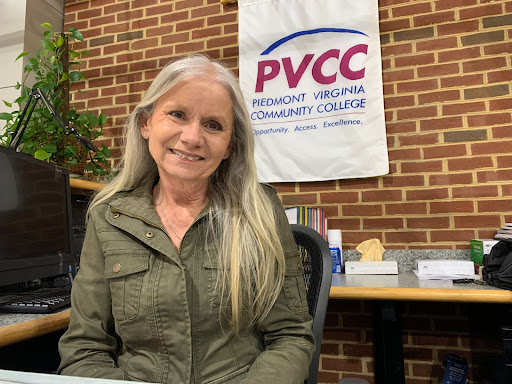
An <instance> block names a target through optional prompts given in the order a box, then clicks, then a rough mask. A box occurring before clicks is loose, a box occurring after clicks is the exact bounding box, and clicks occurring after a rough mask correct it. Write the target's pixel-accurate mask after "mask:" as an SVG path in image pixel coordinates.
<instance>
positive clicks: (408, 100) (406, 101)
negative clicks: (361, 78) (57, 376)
mask: <svg viewBox="0 0 512 384" xmlns="http://www.w3.org/2000/svg"><path fill="white" fill-rule="evenodd" d="M414 104H415V101H414V96H412V95H410V96H397V97H386V98H385V99H384V107H385V108H401V107H410V106H413V105H414Z"/></svg>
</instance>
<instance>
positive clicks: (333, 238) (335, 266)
mask: <svg viewBox="0 0 512 384" xmlns="http://www.w3.org/2000/svg"><path fill="white" fill-rule="evenodd" d="M327 239H328V241H329V250H330V251H331V256H332V273H343V254H342V252H341V230H339V229H329V230H327Z"/></svg>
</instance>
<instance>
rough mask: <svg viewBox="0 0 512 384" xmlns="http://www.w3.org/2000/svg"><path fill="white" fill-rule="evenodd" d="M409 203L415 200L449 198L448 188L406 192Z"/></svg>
mask: <svg viewBox="0 0 512 384" xmlns="http://www.w3.org/2000/svg"><path fill="white" fill-rule="evenodd" d="M405 196H406V200H407V201H415V200H427V201H428V200H439V199H446V198H448V189H447V188H429V189H418V190H407V191H405Z"/></svg>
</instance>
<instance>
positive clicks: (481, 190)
mask: <svg viewBox="0 0 512 384" xmlns="http://www.w3.org/2000/svg"><path fill="white" fill-rule="evenodd" d="M452 196H453V198H454V199H458V198H474V197H495V196H498V186H497V185H478V186H465V187H455V188H453V189H452Z"/></svg>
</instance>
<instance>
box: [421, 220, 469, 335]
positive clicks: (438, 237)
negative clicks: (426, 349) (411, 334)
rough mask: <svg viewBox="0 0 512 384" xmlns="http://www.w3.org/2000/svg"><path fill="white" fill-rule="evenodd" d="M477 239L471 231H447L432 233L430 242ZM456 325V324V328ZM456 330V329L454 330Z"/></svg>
mask: <svg viewBox="0 0 512 384" xmlns="http://www.w3.org/2000/svg"><path fill="white" fill-rule="evenodd" d="M474 237H475V233H474V231H470V230H449V229H448V230H447V229H443V230H441V231H430V241H431V242H433V243H440V242H446V243H448V244H453V242H454V241H466V242H467V241H469V240H470V239H473V238H474ZM455 326H456V325H455V324H454V327H455ZM452 329H456V328H452Z"/></svg>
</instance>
